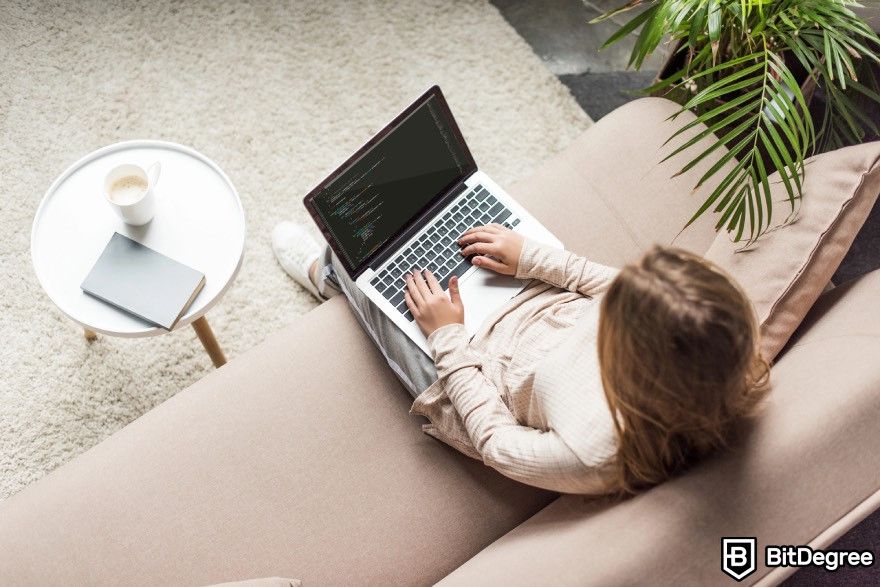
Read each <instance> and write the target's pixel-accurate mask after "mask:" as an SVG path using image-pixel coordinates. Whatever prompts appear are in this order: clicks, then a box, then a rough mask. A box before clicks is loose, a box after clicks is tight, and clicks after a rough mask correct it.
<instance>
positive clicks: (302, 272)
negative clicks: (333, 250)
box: [272, 222, 324, 300]
mask: <svg viewBox="0 0 880 587" xmlns="http://www.w3.org/2000/svg"><path fill="white" fill-rule="evenodd" d="M272 251H273V252H274V253H275V258H276V259H278V263H280V264H281V267H282V268H283V269H284V270H285V271H286V272H287V274H288V275H290V276H291V277H292V278H293V280H294V281H296V282H297V283H298V284H300V285H301V286H303V287H304V288H305V289H306V290H307V291H308V292H309V293H310V294H312V295H313V296H315V297H316V298H318V299H319V300H323V299H324V298H323V297H322V296H321V294H320V293H318V287H317V286H316V285H315V283H314V282H313V281H312V278H311V277H310V276H309V269H311V267H312V264H313V263H314V262H315V260H316V259H317V258H318V257H320V256H321V251H322V249H321V245H319V244H318V243H317V242H315V239H313V238H312V235H311V234H309V231H308V230H306V228H305V227H304V226H302V225H300V224H296V223H294V222H281V223H279V224H278V225H276V226H275V228H273V229H272Z"/></svg>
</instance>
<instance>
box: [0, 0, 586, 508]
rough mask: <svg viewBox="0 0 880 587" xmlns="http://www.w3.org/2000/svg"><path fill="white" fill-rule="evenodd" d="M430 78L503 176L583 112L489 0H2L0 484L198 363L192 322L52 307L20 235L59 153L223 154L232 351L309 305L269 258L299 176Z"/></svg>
mask: <svg viewBox="0 0 880 587" xmlns="http://www.w3.org/2000/svg"><path fill="white" fill-rule="evenodd" d="M585 26H586V25H585ZM433 83H439V84H440V85H441V87H442V88H443V89H444V91H445V93H446V95H447V98H448V99H449V102H450V104H451V106H452V109H453V111H454V113H455V115H456V117H457V119H458V121H459V124H460V126H461V128H462V131H463V133H464V135H465V137H466V138H467V140H468V143H469V144H470V146H471V148H472V150H473V152H474V155H475V157H476V159H477V161H478V162H479V164H480V166H481V167H482V168H483V169H485V170H486V171H488V172H489V173H490V174H491V175H492V176H493V177H494V178H495V179H496V180H498V181H500V182H502V183H503V184H506V183H509V182H511V181H512V180H515V179H516V178H518V177H521V176H522V175H524V174H526V173H528V172H529V171H530V170H531V169H532V168H533V167H534V166H535V165H536V164H538V163H539V162H540V161H541V160H543V159H545V158H547V157H548V156H549V155H551V154H552V153H554V152H556V151H558V150H560V149H561V148H563V147H564V146H566V145H567V144H568V143H569V142H570V141H571V140H572V138H573V137H574V136H575V135H576V134H578V133H579V132H581V131H582V130H583V129H585V128H586V127H587V126H588V125H589V124H590V121H589V119H588V118H587V116H586V115H584V113H583V112H582V111H581V110H580V108H579V107H578V106H577V104H576V103H575V101H574V99H573V98H572V97H571V95H570V94H569V93H568V91H567V90H566V89H565V88H564V86H562V85H561V84H560V83H559V82H558V81H557V79H556V78H555V77H554V76H553V75H551V74H550V72H549V71H548V70H547V69H546V68H545V67H544V66H543V65H542V63H541V62H540V60H539V59H538V58H537V57H536V56H535V55H534V54H533V53H532V51H531V49H530V48H529V47H528V45H527V44H526V43H525V42H524V41H523V40H522V39H521V38H520V37H519V36H518V35H517V34H516V32H515V31H514V30H513V29H512V28H511V27H510V26H509V25H508V24H507V23H506V22H505V21H504V19H503V18H502V17H501V15H500V14H499V13H498V12H497V10H496V9H495V8H494V7H492V6H491V5H490V4H488V3H487V2H484V1H477V0H409V1H397V2H379V1H349V0H336V1H330V0H315V1H313V2H295V3H292V4H289V3H281V2H272V1H269V0H266V1H253V2H208V1H199V2H181V1H171V0H161V1H156V2H148V3H135V2H120V1H98V0H93V1H87V2H42V1H39V0H2V1H0V279H2V290H0V499H4V498H6V497H8V496H10V495H12V494H13V493H15V492H17V491H19V490H20V489H21V488H23V487H24V486H26V485H27V484H29V483H31V482H33V481H34V480H36V479H38V478H39V477H41V476H43V475H44V474H46V473H47V472H49V471H51V470H52V469H54V468H55V467H57V466H59V465H61V464H63V463H65V462H67V461H69V460H70V459H72V458H73V457H75V456H76V455H77V454H79V453H81V452H83V451H85V450H86V449H88V448H89V447H91V446H93V445H95V444H97V443H98V442H100V441H101V440H102V439H104V438H106V437H107V436H109V435H110V434H112V433H113V432H114V431H116V430H118V429H119V428H121V427H123V426H125V425H126V424H127V423H129V422H131V421H132V420H134V419H135V418H137V417H138V416H140V415H141V414H143V413H144V412H146V411H148V410H149V409H150V408H152V407H153V406H155V405H157V404H159V403H160V402H162V401H163V400H165V399H167V398H168V397H170V396H171V395H173V394H175V393H177V392H178V391H180V390H182V389H183V388H185V387H186V386H187V385H189V384H191V383H193V382H194V381H196V380H197V379H199V378H200V377H202V376H203V375H205V374H206V373H207V372H208V371H210V369H211V368H212V367H211V363H210V360H209V359H208V357H207V355H206V354H205V352H204V351H203V349H202V347H201V346H200V344H199V342H198V340H197V339H196V337H195V334H194V332H193V330H192V329H191V328H188V327H187V328H183V329H182V330H180V331H176V332H174V333H171V334H167V335H163V336H158V337H153V338H148V339H119V338H107V337H103V336H102V337H99V339H98V340H97V341H96V342H94V343H92V344H89V343H87V342H86V341H85V340H84V338H83V336H82V331H81V330H79V328H78V327H77V326H76V325H74V324H73V323H72V322H71V321H70V320H68V319H67V318H65V317H64V316H63V315H62V314H61V312H60V311H58V310H57V309H56V308H55V307H54V306H53V305H52V303H51V302H50V301H49V299H48V298H47V297H46V295H45V294H44V293H43V291H42V289H41V288H40V285H39V283H38V282H37V280H36V277H35V275H34V272H33V269H32V266H31V262H30V251H29V242H30V240H29V239H30V229H31V222H32V220H33V216H34V213H35V211H36V209H37V205H38V203H39V201H40V199H41V198H42V196H43V193H44V192H45V190H46V188H47V187H48V186H49V184H50V183H51V182H52V180H53V179H54V178H55V177H56V176H57V175H58V174H59V173H60V172H61V171H63V170H64V169H65V168H66V167H67V166H68V165H70V164H71V163H72V162H74V161H75V160H76V159H78V158H79V157H81V156H82V155H84V154H86V153H88V152H89V151H92V150H94V149H97V148H99V147H101V146H103V145H107V144H109V143H113V142H116V141H121V140H126V139H136V138H150V139H163V140H169V141H175V142H179V143H183V144H185V145H189V146H192V147H194V148H195V149H197V150H199V151H201V152H203V153H205V154H206V155H207V156H208V157H211V158H212V159H214V160H215V161H216V162H217V163H218V164H219V165H220V166H221V167H222V168H223V169H224V170H225V171H226V173H227V174H228V175H229V177H230V178H231V179H232V181H233V183H235V185H236V187H237V188H238V191H239V193H240V195H241V198H242V201H243V204H244V209H245V213H246V216H247V226H248V236H247V246H246V253H245V259H244V263H243V266H242V270H241V272H240V273H239V276H238V279H237V281H236V282H235V284H234V286H233V287H232V288H231V289H230V291H229V292H228V293H227V294H226V296H225V298H224V299H223V300H222V301H221V302H220V303H219V305H218V306H217V307H216V308H214V309H213V310H212V311H211V312H210V314H209V318H210V321H211V324H212V326H213V327H214V331H215V333H216V334H217V337H218V339H219V340H220V343H221V345H222V346H223V347H224V349H225V351H226V354H227V356H228V357H229V358H230V359H234V358H235V356H236V355H238V354H240V353H241V352H243V351H244V350H246V349H249V348H251V347H253V346H254V345H255V344H257V343H258V342H259V341H260V340H262V339H263V338H264V337H266V336H267V335H268V334H271V333H272V332H274V331H277V330H278V329H280V328H282V327H283V326H284V325H285V324H287V323H289V322H291V321H293V320H295V319H296V317H297V316H298V315H300V314H302V313H304V312H306V311H308V310H309V309H311V308H312V307H313V306H314V305H315V302H314V301H313V300H312V299H311V298H310V296H309V295H308V294H306V293H305V292H304V291H303V290H302V289H300V288H299V287H298V286H296V285H295V284H294V283H293V282H292V281H291V280H290V279H289V278H288V277H287V276H286V275H285V274H284V273H283V272H282V270H281V269H280V267H279V266H278V265H277V264H276V262H275V260H274V258H273V256H272V251H271V247H270V241H269V234H270V231H271V229H272V227H273V226H274V224H275V223H276V222H278V221H280V220H283V219H289V218H293V219H296V220H299V221H306V220H307V216H306V214H305V213H304V210H303V209H302V207H301V199H302V197H303V195H304V194H305V193H306V192H307V191H308V190H309V188H310V187H311V186H312V185H314V184H315V183H316V182H317V181H318V180H320V179H321V178H322V177H323V175H324V174H326V173H327V172H328V171H330V169H331V168H332V167H333V166H334V164H336V163H337V162H339V161H340V160H341V159H343V158H344V157H346V156H347V155H348V154H350V153H351V152H352V151H353V150H354V149H355V148H357V147H358V146H359V145H360V144H361V143H362V142H363V141H364V140H365V139H367V138H368V137H369V136H370V135H371V134H372V133H373V132H375V131H376V130H378V129H379V128H381V126H382V125H383V124H384V123H385V122H387V121H388V120H389V119H390V118H391V117H392V116H393V115H395V114H396V113H397V112H398V111H399V110H401V109H402V108H403V107H404V106H406V105H407V104H408V103H409V101H410V100H411V99H413V98H414V97H416V96H417V95H418V94H419V93H420V92H421V91H423V90H424V89H425V88H427V87H428V86H429V85H431V84H433Z"/></svg>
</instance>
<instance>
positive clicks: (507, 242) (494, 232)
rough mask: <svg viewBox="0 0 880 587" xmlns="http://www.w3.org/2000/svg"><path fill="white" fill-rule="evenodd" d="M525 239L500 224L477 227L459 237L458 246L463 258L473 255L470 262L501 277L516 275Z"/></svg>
mask: <svg viewBox="0 0 880 587" xmlns="http://www.w3.org/2000/svg"><path fill="white" fill-rule="evenodd" d="M524 241H525V239H524V238H523V237H522V236H521V235H519V234H517V233H516V232H514V231H512V230H510V229H509V228H505V227H503V226H501V225H500V224H487V225H486V226H477V227H475V228H472V229H470V230H468V231H467V232H465V233H464V234H462V235H461V238H459V239H458V244H459V246H461V254H462V255H464V256H465V257H470V256H471V255H475V257H474V258H473V259H471V262H472V263H473V264H474V265H476V266H477V267H485V268H486V269H491V270H492V271H494V272H496V273H500V274H502V275H516V269H517V267H518V266H519V256H520V254H521V253H522V248H523V242H524Z"/></svg>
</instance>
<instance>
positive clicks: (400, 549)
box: [0, 99, 880, 585]
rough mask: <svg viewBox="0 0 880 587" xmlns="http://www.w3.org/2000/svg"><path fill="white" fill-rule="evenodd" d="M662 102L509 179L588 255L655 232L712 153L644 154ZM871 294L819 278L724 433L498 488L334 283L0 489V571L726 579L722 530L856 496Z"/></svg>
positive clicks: (614, 117) (760, 574)
mask: <svg viewBox="0 0 880 587" xmlns="http://www.w3.org/2000/svg"><path fill="white" fill-rule="evenodd" d="M674 109H675V106H674V105H673V104H671V103H670V102H667V101H664V100H660V99H645V100H639V101H636V102H633V103H631V104H629V105H627V106H624V107H623V108H621V109H619V110H618V111H616V112H615V113H613V114H611V115H609V116H607V117H606V118H604V119H602V120H601V121H600V122H599V123H597V124H596V125H595V126H593V127H592V128H591V129H590V130H588V131H587V132H586V133H585V134H584V135H583V136H582V137H581V138H580V139H578V140H577V141H576V142H575V143H574V144H573V145H571V146H570V147H569V148H568V149H567V150H566V151H565V152H564V153H563V154H562V155H560V156H559V157H557V158H555V159H554V160H552V161H550V162H548V163H547V164H546V165H544V166H543V167H542V168H541V170H539V171H538V172H537V173H536V174H534V175H533V176H532V177H530V178H529V179H527V180H525V181H523V182H521V183H520V184H519V185H517V186H514V187H513V188H512V192H513V193H514V195H515V196H516V197H517V198H518V199H520V201H522V202H523V203H524V204H525V205H526V206H528V207H529V208H530V209H531V210H532V211H533V212H534V213H535V214H536V215H537V216H538V217H539V218H540V219H541V220H542V221H543V222H544V223H545V224H546V225H547V226H549V227H551V229H552V230H554V231H555V232H556V234H557V235H558V236H559V237H560V238H561V239H562V240H563V242H564V243H566V245H567V246H568V247H569V248H571V249H573V250H576V251H579V252H582V253H584V254H587V255H589V256H590V257H592V258H594V259H596V260H598V261H601V262H603V263H608V264H614V265H620V264H622V263H624V262H625V261H627V260H630V259H633V258H634V257H636V256H637V255H638V254H639V252H640V251H642V250H643V249H644V248H645V247H646V246H647V245H649V244H650V243H653V242H662V243H668V242H670V240H671V239H672V238H673V237H674V236H675V234H676V233H677V232H678V230H679V228H680V226H681V223H682V219H684V218H686V217H687V215H688V212H689V211H691V210H692V209H693V208H694V206H695V203H696V202H697V200H698V198H699V197H700V195H701V194H703V193H704V190H705V189H709V188H710V187H711V186H706V187H705V188H704V190H701V191H700V193H697V194H691V187H692V185H693V183H694V177H695V176H698V175H699V174H701V172H702V171H703V170H705V169H706V168H707V167H708V166H709V165H711V163H712V160H710V161H706V162H705V164H704V165H703V166H700V167H699V168H698V169H695V170H694V171H693V172H692V173H691V174H689V175H687V176H685V177H679V178H677V179H674V180H671V179H669V178H670V175H671V174H672V172H673V171H675V170H676V169H677V167H676V163H679V164H680V162H681V160H680V159H679V160H678V161H673V162H671V163H670V164H668V165H658V164H657V160H658V157H657V153H658V149H659V148H660V145H661V143H662V142H663V140H664V139H665V138H666V137H667V136H668V135H669V132H670V129H671V128H672V126H671V125H672V124H673V123H670V122H667V121H666V118H667V117H668V115H669V114H670V113H671V112H672V111H674ZM716 156H717V155H716ZM710 159H712V158H710ZM707 222H708V219H707ZM713 237H714V234H713V233H712V231H711V229H710V227H709V226H708V225H707V224H706V223H700V224H697V225H695V226H694V227H693V228H692V229H691V230H689V231H687V232H686V233H685V234H684V235H682V236H681V237H680V238H679V239H678V240H677V241H676V242H677V243H678V244H679V245H682V246H686V247H689V248H691V249H693V250H697V251H700V252H703V251H706V249H707V248H708V247H709V244H710V243H711V242H712V239H713ZM878 291H880V272H875V273H873V274H870V275H867V276H865V277H863V278H862V279H860V280H858V281H857V282H855V283H852V284H848V285H846V286H844V287H839V288H837V289H835V290H833V291H831V292H829V293H827V294H825V295H823V296H822V298H821V299H820V301H819V302H818V303H817V304H816V305H815V307H814V308H813V310H812V312H811V313H810V314H809V316H808V317H807V320H806V321H805V323H804V324H803V325H802V327H801V329H800V331H799V333H798V334H797V335H796V336H795V339H794V340H793V341H792V342H791V343H790V344H789V345H788V347H787V348H786V350H785V351H784V352H783V354H782V355H781V356H780V358H779V359H778V363H777V365H776V366H775V367H774V369H773V388H774V389H773V393H772V395H771V397H770V400H769V403H768V405H767V409H766V411H765V413H764V414H763V415H762V416H761V417H760V418H759V420H758V421H757V422H756V424H755V426H754V429H753V430H751V432H750V433H749V434H748V435H747V436H746V438H745V440H744V441H743V442H742V443H741V444H740V445H738V446H737V447H736V448H735V449H734V450H733V451H731V452H730V453H728V454H725V455H723V456H721V457H719V458H716V459H713V460H712V461H710V462H706V463H704V464H702V465H700V466H698V467H697V468H696V469H694V470H693V471H691V472H689V473H687V474H686V475H684V476H683V477H681V478H678V479H675V480H673V481H670V482H668V483H666V484H664V485H662V486H660V487H658V488H655V489H653V490H652V491H649V492H647V493H645V494H643V495H641V496H639V497H636V498H634V499H631V500H629V501H626V502H623V503H610V502H602V501H590V500H587V499H584V498H582V497H578V496H563V497H559V496H557V495H554V494H551V493H548V492H546V491H541V490H537V489H533V488H530V487H526V486H523V485H520V484H517V483H515V482H513V481H510V480H508V479H506V478H504V477H502V476H501V475H499V474H497V473H495V472H494V471H492V470H490V469H488V468H487V467H485V466H483V465H482V464H481V463H478V462H476V461H473V460H470V459H468V458H466V457H464V456H462V455H461V454H459V453H457V452H455V451H454V450H451V449H449V448H448V447H446V446H444V445H442V444H439V443H438V442H436V441H434V440H433V439H431V438H429V437H428V436H425V435H423V434H422V433H421V431H420V427H419V424H420V421H419V419H418V418H415V417H413V416H410V415H408V413H407V410H408V407H409V404H410V398H409V396H408V394H407V393H406V391H405V390H404V389H403V388H402V387H401V386H400V384H399V383H398V382H397V381H396V379H395V378H394V376H393V375H392V373H391V371H390V370H389V369H388V368H386V366H385V364H384V362H383V360H382V357H381V355H380V354H379V353H378V352H377V351H376V349H375V348H374V347H373V346H372V345H371V344H370V342H369V340H368V338H367V337H366V336H365V335H364V334H363V333H362V332H361V330H360V329H359V328H358V325H357V322H356V321H355V319H354V318H353V317H352V314H351V313H350V311H349V309H348V307H347V305H346V303H345V301H344V300H343V299H340V298H336V299H333V300H331V301H330V302H328V303H325V304H323V305H321V306H320V307H318V308H317V309H315V310H314V311H312V312H310V313H308V314H307V315H305V316H303V317H302V318H300V319H298V320H297V321H296V322H295V323H294V324H293V325H291V326H290V327H288V328H286V329H285V330H283V331H281V332H279V333H276V334H274V335H271V336H269V337H268V338H267V339H266V341H265V342H263V343H262V344H260V345H259V346H258V347H256V348H254V349H252V350H251V351H249V352H247V353H245V354H244V355H242V356H240V357H237V358H236V359H235V360H233V361H231V362H230V363H229V364H228V365H226V366H225V367H223V368H221V369H219V370H218V371H217V372H215V373H212V374H211V375H209V376H207V377H205V378H204V379H202V380H201V381H199V382H198V383H196V384H195V385H193V386H192V387H190V388H188V389H185V390H182V391H181V392H180V393H179V394H177V396H175V397H174V398H172V399H170V400H168V401H167V402H165V403H164V404H162V405H160V406H158V407H157V408H156V409H154V410H153V411H151V412H149V413H148V414H146V415H144V416H143V417H141V418H140V419H138V420H137V421H135V422H133V423H132V424H130V425H129V426H127V427H126V428H124V429H123V430H121V431H120V432H118V433H117V434H115V435H113V436H112V437H111V438H109V439H107V440H106V441H104V442H103V443H101V444H100V445H98V446H96V447H95V448H93V449H91V450H89V451H88V452H86V453H85V454H83V455H81V456H80V457H78V458H76V459H74V460H73V461H72V462H71V463H69V464H67V465H66V466H63V467H61V468H60V469H58V470H57V471H55V472H53V473H52V474H50V475H48V476H47V477H46V478H44V479H42V480H41V481H39V482H37V483H35V484H33V485H32V486H30V487H28V488H27V489H26V490H24V491H22V492H21V493H19V494H17V495H15V496H14V497H12V498H10V499H9V500H7V501H6V502H4V503H3V504H0V553H2V554H0V583H2V584H4V585H19V584H21V585H27V584H65V585H86V584H88V585H126V584H133V585H136V584H143V585H176V584H180V585H204V584H211V583H219V582H223V581H233V580H238V579H246V578H252V577H266V576H283V577H297V578H301V579H303V581H304V584H305V585H339V584H369V585H373V584H401V585H419V584H429V583H434V582H437V581H441V582H442V584H444V585H485V584H514V585H516V584H523V585H526V584H528V585H534V584H553V585H587V584H600V585H631V584H633V585H634V584H640V583H643V582H645V581H646V580H650V582H651V583H653V584H686V583H687V584H716V583H719V584H720V583H730V582H731V581H730V579H728V578H727V577H726V576H725V575H723V574H722V573H721V571H720V560H719V559H720V538H721V537H722V536H757V537H758V541H759V545H766V544H802V543H813V544H815V545H827V544H828V543H829V542H830V541H832V540H833V539H834V538H835V537H837V536H839V535H840V534H841V533H842V532H843V531H845V530H846V529H847V528H849V527H851V526H852V525H853V524H854V523H855V522H857V521H858V520H860V519H861V518H863V517H864V516H866V515H867V514H868V513H870V512H871V511H872V510H873V509H874V508H875V507H876V505H877V503H878V501H877V500H878V498H880V493H878V490H880V426H878V425H877V422H878V420H880V361H878V357H880V304H878V295H877V292H878ZM782 577H783V574H782V573H780V572H778V571H773V572H770V573H769V574H768V569H766V568H764V567H762V566H761V567H759V569H758V571H757V572H756V573H755V574H753V575H752V576H750V577H748V578H747V579H746V581H745V583H750V582H754V581H758V580H760V581H761V582H763V583H775V582H778V581H779V580H781V578H782Z"/></svg>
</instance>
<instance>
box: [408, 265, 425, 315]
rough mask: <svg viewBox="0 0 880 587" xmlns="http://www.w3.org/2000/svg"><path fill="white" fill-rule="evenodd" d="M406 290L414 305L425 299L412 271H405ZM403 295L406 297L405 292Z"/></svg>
mask: <svg viewBox="0 0 880 587" xmlns="http://www.w3.org/2000/svg"><path fill="white" fill-rule="evenodd" d="M406 291H407V292H408V294H409V296H410V298H411V299H412V301H413V303H414V304H415V305H416V306H421V305H422V304H423V303H425V300H424V298H423V297H422V292H421V291H419V288H418V286H417V285H416V280H415V278H414V277H413V274H412V273H407V275H406ZM404 297H406V294H404ZM414 315H415V314H414Z"/></svg>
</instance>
